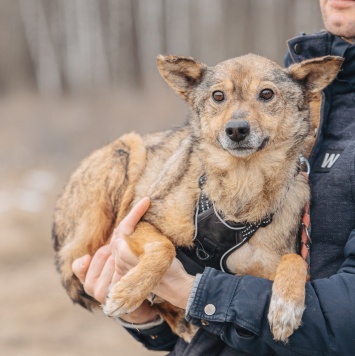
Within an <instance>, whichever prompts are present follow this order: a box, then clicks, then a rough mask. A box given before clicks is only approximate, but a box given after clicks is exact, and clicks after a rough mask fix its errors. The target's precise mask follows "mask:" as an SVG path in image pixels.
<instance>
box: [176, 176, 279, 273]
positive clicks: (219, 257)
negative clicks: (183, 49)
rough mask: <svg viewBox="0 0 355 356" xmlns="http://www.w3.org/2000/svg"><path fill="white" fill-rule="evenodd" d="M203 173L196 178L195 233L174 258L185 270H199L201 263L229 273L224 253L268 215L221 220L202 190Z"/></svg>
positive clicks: (267, 221) (267, 220) (246, 238)
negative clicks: (246, 219)
mask: <svg viewBox="0 0 355 356" xmlns="http://www.w3.org/2000/svg"><path fill="white" fill-rule="evenodd" d="M205 182H206V177H205V176H202V177H201V178H200V180H199V187H200V189H201V193H200V198H199V201H198V204H197V208H196V213H195V236H194V239H193V242H194V244H193V246H192V247H191V248H188V247H181V248H178V249H177V251H176V255H177V258H178V259H179V260H180V261H181V263H182V264H183V265H184V268H185V269H186V271H187V272H188V273H189V274H193V275H196V274H197V273H202V272H203V270H204V269H205V267H213V268H216V269H219V270H222V271H224V272H228V273H231V272H230V271H229V270H228V268H227V266H226V261H227V258H228V256H229V255H230V254H231V253H232V252H234V251H235V250H236V249H238V248H239V247H241V246H243V245H244V244H245V243H246V242H247V241H249V240H250V238H251V237H252V236H253V235H254V234H255V232H256V231H257V230H258V229H259V228H260V227H265V226H268V225H269V224H270V223H271V222H272V216H268V217H266V218H265V219H263V220H262V221H260V222H257V223H248V222H247V223H245V224H235V223H232V222H228V221H225V220H224V219H223V217H221V215H220V214H219V213H218V212H217V210H216V209H215V207H214V204H213V203H212V202H211V201H210V200H209V199H208V198H207V196H206V195H205V194H204V193H203V192H202V186H203V185H204V183H205Z"/></svg>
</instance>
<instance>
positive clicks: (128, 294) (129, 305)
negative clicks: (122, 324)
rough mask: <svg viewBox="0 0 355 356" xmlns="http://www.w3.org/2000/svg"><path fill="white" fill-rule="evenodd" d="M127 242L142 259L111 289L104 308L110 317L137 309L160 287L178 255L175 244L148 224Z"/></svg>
mask: <svg viewBox="0 0 355 356" xmlns="http://www.w3.org/2000/svg"><path fill="white" fill-rule="evenodd" d="M126 240H127V242H128V245H129V247H130V248H131V249H132V251H133V252H134V253H135V254H136V255H137V256H139V262H138V264H137V266H136V267H134V268H133V269H131V270H130V271H129V272H128V273H127V274H126V275H125V276H124V277H123V278H122V279H121V280H120V281H119V282H118V283H116V284H115V285H114V286H113V287H112V288H111V290H110V293H109V295H108V299H107V301H106V305H105V307H104V312H105V313H106V314H107V315H109V316H119V315H121V314H124V313H129V312H132V311H134V310H135V309H137V308H138V307H139V306H140V304H141V303H142V302H143V301H144V300H145V299H146V298H147V297H148V296H149V295H150V293H151V291H152V290H153V288H154V287H155V286H156V285H157V284H158V282H159V281H160V279H161V277H162V276H163V274H164V273H165V272H166V270H167V269H168V268H169V266H170V265H171V263H172V261H173V259H174V257H175V254H176V253H175V247H174V245H173V244H172V243H171V241H170V240H168V239H167V238H166V237H165V236H163V235H162V234H161V233H160V232H159V231H158V230H157V229H156V228H155V227H154V226H152V225H150V224H149V223H146V222H141V223H139V224H138V225H137V227H136V229H135V231H134V233H133V234H132V235H130V236H129V237H127V238H126Z"/></svg>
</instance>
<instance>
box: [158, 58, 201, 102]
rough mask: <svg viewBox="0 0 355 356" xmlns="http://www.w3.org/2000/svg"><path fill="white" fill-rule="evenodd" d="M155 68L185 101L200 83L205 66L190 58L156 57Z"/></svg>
mask: <svg viewBox="0 0 355 356" xmlns="http://www.w3.org/2000/svg"><path fill="white" fill-rule="evenodd" d="M157 66H158V69H159V72H160V74H161V76H162V77H163V78H164V79H165V80H166V82H167V83H168V84H169V85H170V86H171V87H172V88H173V89H174V90H175V91H176V92H177V93H178V94H179V95H180V96H182V97H183V98H184V99H185V100H188V99H189V95H190V93H191V91H192V90H193V89H194V88H195V87H196V86H197V85H198V84H199V83H200V82H201V79H202V76H203V73H204V72H205V70H206V69H207V66H206V65H205V64H202V63H199V62H197V61H195V60H194V59H193V58H191V57H180V56H162V55H160V56H158V58H157Z"/></svg>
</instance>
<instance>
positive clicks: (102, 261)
mask: <svg viewBox="0 0 355 356" xmlns="http://www.w3.org/2000/svg"><path fill="white" fill-rule="evenodd" d="M142 206H143V209H142ZM144 207H145V208H144ZM148 207H149V199H145V200H144V201H143V205H142V203H138V204H137V209H136V208H133V209H132V212H131V213H130V214H129V215H128V216H127V217H126V218H125V219H124V221H122V222H121V224H122V227H121V228H123V229H124V230H123V231H126V230H125V229H126V228H127V227H128V226H133V228H134V226H135V225H136V223H137V222H138V221H139V219H140V218H141V216H142V215H143V214H144V213H145V211H146V210H147V209H148ZM144 209H145V210H144ZM131 219H133V221H132V220H131ZM121 224H120V225H121ZM132 231H133V230H132ZM72 269H73V272H74V274H75V275H76V276H77V278H78V279H79V280H80V282H81V283H83V286H84V290H85V292H86V293H87V294H88V295H90V296H91V297H93V298H95V299H96V300H97V301H98V302H100V303H101V304H105V302H106V295H107V293H108V291H109V288H110V286H111V285H112V284H114V283H116V282H117V281H119V280H120V279H121V277H122V275H120V274H119V273H117V272H115V263H114V258H113V256H112V254H111V248H110V245H105V246H103V247H101V248H100V249H98V250H97V251H96V253H95V254H94V256H93V257H91V256H90V255H85V256H82V257H80V258H78V259H76V260H75V261H74V262H73V264H72ZM156 318H157V312H156V311H155V310H154V309H153V308H152V307H151V306H150V305H148V304H147V303H146V302H144V303H143V304H142V305H141V306H140V307H139V308H138V309H136V310H135V311H134V312H132V313H130V314H125V315H121V319H123V320H125V321H127V322H130V323H134V324H145V323H148V322H151V321H154V320H155V319H156Z"/></svg>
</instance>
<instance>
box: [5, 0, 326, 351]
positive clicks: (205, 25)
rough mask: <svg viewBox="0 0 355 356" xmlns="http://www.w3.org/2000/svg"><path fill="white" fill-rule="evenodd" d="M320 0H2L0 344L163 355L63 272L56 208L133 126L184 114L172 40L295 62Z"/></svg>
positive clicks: (215, 51) (219, 52)
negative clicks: (296, 45)
mask: <svg viewBox="0 0 355 356" xmlns="http://www.w3.org/2000/svg"><path fill="white" fill-rule="evenodd" d="M321 29H322V21H321V15H320V12H319V8H318V0H0V286H1V287H0V330H1V332H0V354H2V355H63V354H65V355H83V354H85V355H111V354H114V355H127V354H130V355H138V356H141V355H142V356H143V355H152V354H157V353H153V352H148V351H145V350H144V349H143V348H142V347H141V346H140V345H139V344H138V343H136V342H135V341H133V339H132V338H131V337H130V336H129V335H128V334H127V333H126V331H125V330H122V329H121V327H120V326H119V325H116V324H115V323H114V322H113V321H112V320H110V319H108V318H105V317H104V316H102V315H101V314H100V313H96V314H90V313H89V312H87V311H85V310H84V309H82V308H80V307H79V306H74V305H73V304H72V303H71V301H70V300H69V298H68V297H67V296H66V294H65V292H64V289H63V288H62V287H61V285H60V283H59V278H58V275H57V274H56V271H55V268H54V263H53V252H52V245H51V239H50V230H51V220H52V211H53V206H54V203H55V200H56V198H57V196H58V194H59V193H60V191H61V189H62V187H63V185H64V184H65V182H66V180H67V179H68V176H69V174H70V172H71V171H72V170H73V169H74V168H75V167H76V166H77V165H78V163H79V162H80V160H81V159H82V158H84V157H85V156H86V155H88V154H89V153H90V152H91V151H92V150H93V149H95V148H97V147H100V146H102V145H104V144H106V143H108V142H110V141H112V140H113V139H115V138H116V137H118V136H119V135H121V134H122V133H124V132H127V131H132V130H135V131H137V132H139V133H146V132H151V131H156V130H165V129H167V128H170V127H171V126H173V125H180V124H182V123H183V122H184V121H185V119H186V115H187V112H188V110H187V106H186V105H185V104H184V103H183V102H182V101H181V100H180V99H179V98H177V97H176V96H175V95H174V94H173V92H172V90H170V89H169V88H168V86H167V85H166V84H165V82H164V81H163V80H162V79H161V78H160V77H159V74H158V72H157V70H156V67H155V58H156V56H157V55H158V54H159V53H163V54H164V53H166V54H180V55H187V56H193V57H195V58H197V59H199V60H200V61H202V62H205V63H207V64H208V65H214V64H216V63H218V62H219V61H222V60H224V59H228V58H231V57H235V56H239V55H242V54H245V53H248V52H253V53H257V54H260V55H263V56H267V57H269V58H271V59H273V60H275V61H276V62H278V63H279V64H282V63H283V56H284V54H285V52H286V49H287V46H286V40H287V39H289V38H291V37H294V36H296V35H297V34H298V33H299V32H301V31H302V32H306V33H311V32H316V31H319V30H321Z"/></svg>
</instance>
